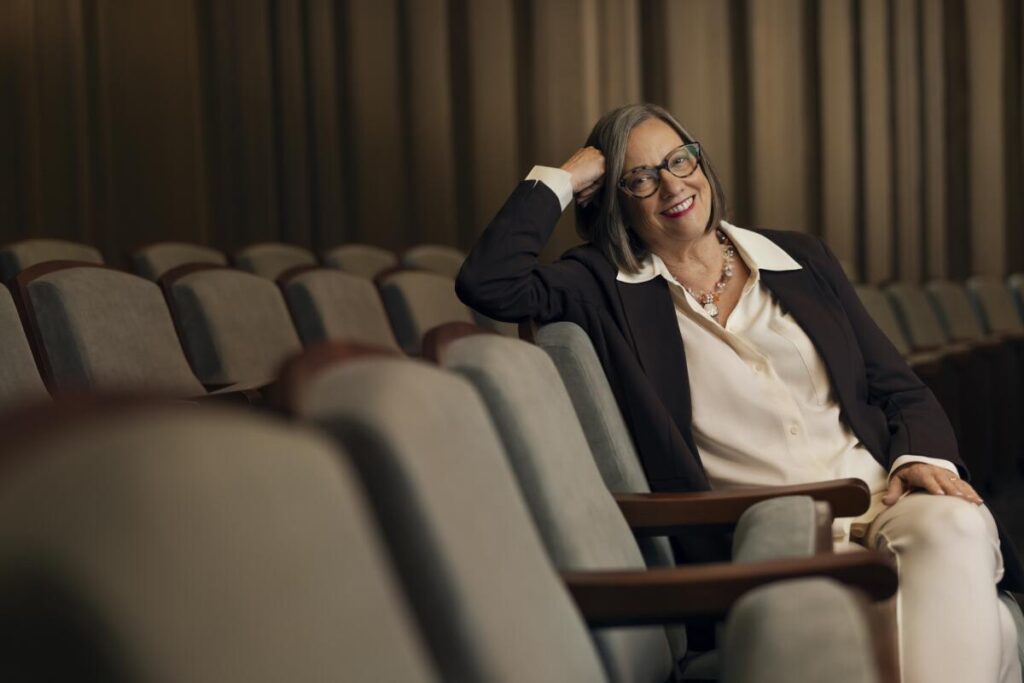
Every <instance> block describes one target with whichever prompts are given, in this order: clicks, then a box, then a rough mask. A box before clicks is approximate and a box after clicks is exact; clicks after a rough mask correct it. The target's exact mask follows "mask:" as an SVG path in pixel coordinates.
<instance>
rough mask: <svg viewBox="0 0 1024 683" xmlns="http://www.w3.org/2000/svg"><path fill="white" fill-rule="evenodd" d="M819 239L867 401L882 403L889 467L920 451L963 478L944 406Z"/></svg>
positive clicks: (879, 405) (828, 277)
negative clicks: (857, 350) (863, 374)
mask: <svg viewBox="0 0 1024 683" xmlns="http://www.w3.org/2000/svg"><path fill="white" fill-rule="evenodd" d="M819 244H820V245H821V248H822V250H823V252H824V257H825V258H824V264H825V265H824V273H825V276H826V278H827V279H828V282H829V283H830V285H831V286H832V288H833V289H834V290H835V292H836V294H837V295H838V297H839V300H840V303H841V304H842V307H843V310H844V311H845V313H846V316H847V319H848V320H849V322H850V325H851V326H852V328H853V333H854V335H855V336H856V339H857V344H858V346H859V348H860V351H861V355H862V356H863V358H864V365H865V370H866V374H867V389H868V392H867V402H868V403H869V404H870V405H873V406H877V407H878V408H880V409H881V410H882V412H883V413H885V418H886V421H887V422H888V426H889V434H890V439H889V452H888V458H889V462H888V465H889V467H890V468H891V466H892V464H893V462H894V461H895V460H896V458H898V457H900V456H902V455H922V456H926V457H929V458H940V459H942V460H947V461H949V462H951V463H953V464H954V465H956V468H957V470H958V471H959V472H960V473H961V475H963V476H964V477H965V478H966V477H967V476H968V473H967V468H966V466H965V465H964V463H963V460H961V458H960V455H959V453H958V450H957V443H956V435H955V434H954V433H953V427H952V425H951V424H950V422H949V418H948V417H946V413H945V411H944V410H943V409H942V406H941V405H940V404H939V402H938V400H937V399H936V398H935V395H934V394H933V393H932V391H931V389H929V388H928V387H927V386H926V385H925V384H924V382H922V381H921V379H920V378H919V377H918V376H917V375H916V374H915V373H914V371H913V370H911V368H910V366H909V365H907V362H906V361H905V360H904V359H903V356H901V355H900V352H899V351H897V350H896V347H894V346H893V345H892V342H890V341H889V338H888V337H886V336H885V333H884V332H882V330H881V329H879V327H878V325H876V324H875V321H874V320H873V319H872V318H871V315H870V314H869V313H868V312H867V310H866V309H865V308H864V305H863V304H862V303H861V301H860V297H858V296H857V292H856V291H855V290H854V288H853V285H852V284H850V281H849V279H847V277H846V275H845V273H844V272H843V269H842V266H840V264H839V260H838V259H837V258H836V257H835V255H834V254H833V253H832V251H831V250H830V249H829V248H828V247H827V246H826V245H825V243H824V242H820V241H819Z"/></svg>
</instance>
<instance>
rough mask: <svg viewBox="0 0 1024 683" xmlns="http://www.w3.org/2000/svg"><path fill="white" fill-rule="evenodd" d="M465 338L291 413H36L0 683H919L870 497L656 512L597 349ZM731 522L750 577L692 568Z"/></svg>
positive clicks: (458, 328)
mask: <svg viewBox="0 0 1024 683" xmlns="http://www.w3.org/2000/svg"><path fill="white" fill-rule="evenodd" d="M469 327H470V326H468V325H466V324H465V323H456V324H449V325H444V326H441V327H440V328H436V329H435V330H433V331H432V332H430V333H429V334H428V335H427V340H426V342H425V348H426V352H427V354H426V355H427V357H428V358H427V360H422V359H411V358H409V357H407V356H404V355H402V354H400V353H399V352H397V351H395V350H393V349H382V348H377V349H370V348H368V347H365V346H361V345H353V344H337V345H334V346H321V347H319V348H318V349H316V350H308V351H305V352H302V353H301V354H299V355H298V356H296V357H295V358H293V359H292V360H291V361H290V362H289V363H288V365H287V366H286V368H285V370H284V373H283V376H282V377H281V379H280V385H281V386H282V387H284V388H285V392H284V395H285V396H286V397H287V398H286V401H285V404H286V408H287V414H288V418H282V417H279V416H271V415H268V414H266V413H265V412H261V411H251V410H250V411H244V410H243V409H242V408H235V409H231V408H230V406H223V405H202V406H174V405H168V404H159V403H154V402H147V401H139V400H135V401H133V402H131V403H130V404H126V403H124V402H119V401H116V400H106V401H104V400H100V399H91V400H89V401H81V400H80V401H78V402H77V403H64V404H58V405H57V406H54V407H50V408H49V409H45V410H36V411H33V412H31V413H23V414H19V415H17V416H15V417H13V418H11V419H10V420H9V424H7V425H5V426H4V427H3V428H4V430H5V432H4V433H5V434H6V435H7V436H8V438H7V439H6V440H5V444H4V447H5V448H6V449H7V451H8V452H7V453H5V454H4V455H5V456H6V457H4V458H2V459H0V461H2V462H3V463H5V464H6V465H7V466H8V469H7V470H5V472H4V474H3V476H2V477H0V554H3V555H4V557H6V558H13V560H14V561H11V562H9V563H7V564H6V565H5V569H6V571H3V572H0V634H3V638H2V639H0V642H3V643H4V644H5V645H6V646H7V648H8V650H9V651H8V652H7V653H5V669H6V670H7V671H13V672H15V673H17V674H20V673H23V672H25V671H31V672H32V673H34V674H35V678H34V680H61V679H64V678H66V677H68V676H69V675H74V676H75V677H76V678H77V679H80V680H81V679H85V680H189V681H199V682H203V681H234V680H245V681H279V680H325V681H326V680H360V681H362V680H367V681H369V680H380V681H385V680H386V681H392V680H411V681H431V680H446V681H469V682H475V681H480V682H485V681H486V682H490V681H580V682H583V681H587V682H589V681H637V682H640V683H663V682H664V681H668V680H673V679H674V678H673V677H674V676H675V674H674V673H673V672H674V671H676V670H677V669H680V668H682V667H683V664H684V663H685V665H686V666H685V672H684V674H683V675H682V677H683V678H684V679H686V680H721V681H744V682H746V681H751V682H752V681H763V682H767V683H773V682H775V681H780V682H781V681H787V682H788V681H796V680H799V681H808V682H814V681H822V682H824V681H829V682H830V683H844V682H846V681H851V682H852V681H858V682H868V681H890V680H895V679H894V678H893V676H894V671H895V669H894V666H895V657H894V653H893V652H892V651H891V650H889V649H887V645H891V640H890V639H891V637H892V631H891V628H892V626H893V622H892V621H886V620H884V619H883V618H880V616H879V615H882V616H883V617H884V615H886V614H887V613H886V611H885V610H884V608H883V605H884V604H885V603H884V602H883V601H886V600H888V599H889V598H891V596H892V595H893V593H894V591H895V590H896V574H895V569H894V567H893V565H892V563H891V561H890V560H888V559H887V558H885V557H883V556H881V555H879V554H877V553H874V552H868V551H865V552H861V553H849V554H840V555H833V554H830V553H829V549H830V547H831V540H830V534H829V533H828V530H829V528H830V526H831V519H832V515H833V513H835V514H839V515H850V514H856V513H857V512H858V511H860V510H863V509H864V508H865V507H866V505H867V503H868V492H867V490H866V488H865V487H864V485H863V484H862V483H860V482H855V481H843V482H832V483H826V484H824V485H818V486H803V487H783V488H777V489H758V490H756V491H742V492H731V493H729V492H726V493H706V494H678V495H676V494H658V495H651V494H649V493H648V489H647V486H646V483H645V479H644V475H643V472H642V469H641V467H640V464H639V461H638V459H637V456H636V453H635V451H634V450H633V448H632V445H631V443H630V441H629V438H628V435H627V432H626V428H625V425H624V422H623V420H622V416H621V414H620V413H619V412H618V408H617V406H616V405H615V402H614V398H613V397H612V394H611V389H610V387H609V385H608V383H607V380H606V379H605V378H604V375H603V373H602V372H601V369H600V364H599V361H598V359H597V356H596V354H595V353H594V350H593V347H592V345H591V344H590V342H589V339H588V338H587V337H586V335H585V333H583V331H582V330H581V329H579V328H578V327H576V326H575V325H572V324H570V323H557V324H555V325H551V326H547V327H544V328H542V329H541V330H540V331H539V332H538V333H537V335H536V340H537V344H536V345H534V344H530V343H527V342H525V341H520V340H517V339H511V338H508V337H504V336H501V335H497V334H494V333H493V332H487V331H483V330H480V329H477V328H474V329H468V328H469ZM30 418H31V419H30ZM584 425H585V427H584ZM56 427H59V429H57V428H56ZM824 503H827V504H828V505H825V504H824ZM708 524H718V525H721V524H727V525H731V526H732V527H733V528H734V533H733V539H734V541H733V547H732V549H731V558H728V561H726V562H723V563H716V564H708V565H701V566H686V567H675V566H674V564H675V563H674V559H673V549H672V547H670V545H669V544H668V543H666V542H665V539H664V537H663V535H664V534H666V533H672V532H676V533H679V532H682V533H686V531H685V530H686V529H688V528H690V527H692V526H693V525H698V526H701V525H708ZM39 605H43V606H44V609H43V610H42V611H41V610H40V608H39ZM1018 613H1019V610H1018ZM707 619H723V620H724V622H723V627H722V629H721V633H720V638H719V646H718V648H717V649H716V650H715V651H713V652H702V653H699V655H698V653H697V652H695V651H694V650H695V648H694V647H693V643H692V641H688V640H687V634H686V632H685V631H684V630H683V629H681V628H679V624H681V623H684V622H691V621H693V620H707ZM0 647H2V646H0Z"/></svg>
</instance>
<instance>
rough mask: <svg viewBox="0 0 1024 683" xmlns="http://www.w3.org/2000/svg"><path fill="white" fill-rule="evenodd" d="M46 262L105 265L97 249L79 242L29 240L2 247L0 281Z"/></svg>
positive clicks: (5, 280) (0, 249) (0, 251)
mask: <svg viewBox="0 0 1024 683" xmlns="http://www.w3.org/2000/svg"><path fill="white" fill-rule="evenodd" d="M44 261H81V262H83V263H95V264H102V263H103V255H102V254H100V252H99V250H98V249H97V248H96V247H93V246H90V245H88V244H79V243H78V242H69V241H67V240H54V239H28V240H22V241H20V242H12V243H11V244H7V245H5V246H3V247H0V279H3V281H4V282H7V281H8V280H10V279H12V278H13V277H14V276H15V275H17V274H18V273H20V272H21V271H23V270H25V269H26V268H28V267H29V266H34V265H35V264H37V263H43V262H44Z"/></svg>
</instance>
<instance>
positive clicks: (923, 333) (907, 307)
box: [885, 282, 948, 350]
mask: <svg viewBox="0 0 1024 683" xmlns="http://www.w3.org/2000/svg"><path fill="white" fill-rule="evenodd" d="M885 294H886V296H888V297H889V300H890V301H892V303H893V307H894V308H895V310H896V312H897V314H898V315H899V317H900V320H902V321H903V329H904V330H905V331H906V333H907V337H908V340H909V341H910V343H911V344H912V345H913V347H914V349H915V350H921V349H935V348H938V347H941V346H945V345H947V342H948V338H947V337H946V333H945V332H944V331H943V329H942V323H941V322H940V321H939V317H938V314H937V313H936V311H935V309H934V308H933V307H932V304H931V302H930V301H929V300H928V295H927V294H925V292H924V290H923V289H922V288H921V287H919V286H918V285H915V284H911V283H909V282H896V283H893V284H891V285H889V286H888V287H886V289H885Z"/></svg>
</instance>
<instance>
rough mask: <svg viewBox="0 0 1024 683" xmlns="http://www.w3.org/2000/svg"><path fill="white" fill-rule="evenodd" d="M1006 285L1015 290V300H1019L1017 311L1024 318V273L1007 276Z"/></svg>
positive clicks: (1012, 290)
mask: <svg viewBox="0 0 1024 683" xmlns="http://www.w3.org/2000/svg"><path fill="white" fill-rule="evenodd" d="M1006 286H1007V287H1009V288H1010V291H1011V292H1013V298H1014V301H1016V302H1017V311H1018V312H1019V313H1020V317H1021V318H1024V273H1013V274H1011V275H1010V276H1009V277H1007V278H1006Z"/></svg>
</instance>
